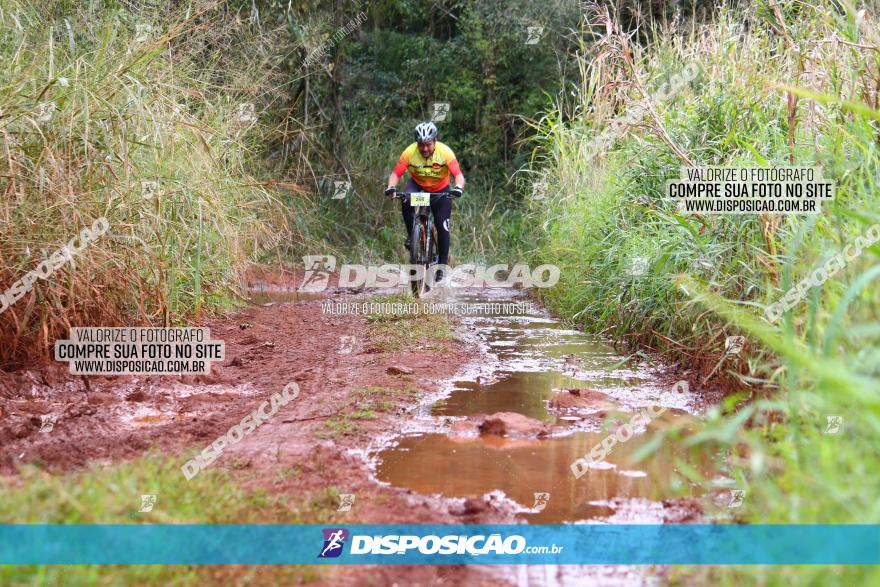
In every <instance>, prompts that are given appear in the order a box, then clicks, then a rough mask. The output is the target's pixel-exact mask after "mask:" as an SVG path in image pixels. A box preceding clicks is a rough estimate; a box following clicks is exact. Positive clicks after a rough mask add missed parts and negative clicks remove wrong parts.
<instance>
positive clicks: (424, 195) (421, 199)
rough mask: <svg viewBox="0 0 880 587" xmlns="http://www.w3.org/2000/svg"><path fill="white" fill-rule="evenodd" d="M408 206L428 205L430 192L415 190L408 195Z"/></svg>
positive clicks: (429, 203)
mask: <svg viewBox="0 0 880 587" xmlns="http://www.w3.org/2000/svg"><path fill="white" fill-rule="evenodd" d="M409 205H410V206H430V205H431V194H429V193H428V192H416V193H414V194H410V195H409Z"/></svg>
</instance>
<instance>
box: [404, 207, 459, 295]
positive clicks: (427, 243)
mask: <svg viewBox="0 0 880 587" xmlns="http://www.w3.org/2000/svg"><path fill="white" fill-rule="evenodd" d="M433 197H445V198H456V197H460V196H456V195H454V194H453V193H452V192H398V193H397V194H395V195H394V199H397V198H403V199H404V205H407V204H409V205H410V206H412V207H413V208H415V209H414V210H413V226H412V236H411V237H410V245H409V262H410V265H424V267H425V270H424V271H423V272H421V275H419V272H418V271H415V272H414V271H413V270H412V269H410V280H409V284H410V288H411V289H412V293H413V295H414V296H415V297H417V298H418V297H420V296H421V295H423V294H425V293H427V292H428V290H430V289H431V286H430V285H429V284H428V269H429V268H430V267H431V265H434V264H436V263H437V229H436V228H435V227H434V219H433V218H432V217H431V199H432V198H433ZM407 200H408V201H407ZM413 273H415V275H413Z"/></svg>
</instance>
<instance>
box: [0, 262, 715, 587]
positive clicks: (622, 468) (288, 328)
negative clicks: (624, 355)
mask: <svg viewBox="0 0 880 587" xmlns="http://www.w3.org/2000/svg"><path fill="white" fill-rule="evenodd" d="M299 281H300V280H299V279H298V276H297V275H294V274H291V273H284V272H282V273H266V274H262V275H261V276H260V277H259V278H258V279H253V280H252V283H251V285H252V288H253V290H254V291H255V294H254V296H253V298H252V301H253V302H254V303H253V305H251V306H250V307H248V308H246V309H244V310H241V311H239V312H236V313H234V314H232V315H230V316H227V317H222V318H215V319H211V320H208V321H206V322H205V323H204V324H199V325H200V326H209V327H210V328H211V334H212V337H213V338H215V339H222V340H224V341H225V344H226V360H225V361H224V362H223V363H222V364H220V365H219V366H218V365H217V364H215V365H214V367H213V371H212V373H211V375H209V376H161V377H112V378H104V377H88V378H83V377H73V376H70V375H68V374H67V373H66V370H65V368H64V367H62V366H60V365H50V366H47V367H45V368H41V369H35V370H29V371H21V372H16V373H0V415H2V419H0V473H2V474H3V475H7V476H13V477H14V475H15V472H16V468H17V467H18V466H19V465H22V464H38V465H40V466H42V467H44V468H46V469H48V470H49V471H52V472H55V473H58V474H62V473H65V472H69V471H73V470H77V469H80V468H82V467H84V466H86V465H88V464H92V463H96V462H97V463H112V462H117V461H120V460H126V459H131V458H133V457H136V456H139V455H141V454H143V453H144V452H146V451H148V450H159V451H161V452H162V453H165V454H170V455H180V461H181V465H182V464H183V462H185V460H186V458H188V457H187V456H186V455H189V454H190V451H192V450H194V449H201V448H202V447H204V446H206V445H207V444H209V443H211V442H212V441H213V440H214V439H216V438H217V437H218V436H219V435H221V434H225V432H226V431H227V430H228V429H229V428H230V427H231V426H233V425H235V424H237V423H238V422H239V421H240V420H241V418H242V417H243V416H244V415H245V414H247V413H249V412H251V411H252V410H253V409H254V406H255V405H258V404H259V403H260V402H262V401H263V400H265V399H267V398H268V397H269V396H270V395H271V394H273V393H276V392H278V391H280V390H281V389H283V388H284V387H285V386H286V385H287V384H288V383H290V382H295V383H296V384H297V385H298V386H299V389H300V393H299V396H298V397H297V398H296V400H295V401H293V402H291V403H290V404H289V405H287V406H285V407H284V408H283V409H282V411H281V412H279V414H278V415H277V416H276V417H275V418H273V419H272V420H270V421H269V422H267V423H266V424H265V425H263V426H262V427H260V428H258V429H257V430H256V431H255V432H254V433H253V434H251V435H250V436H248V437H246V438H245V439H244V440H243V441H242V442H240V443H239V444H237V445H235V446H233V447H231V448H229V449H227V450H226V452H225V453H224V454H223V456H222V458H221V459H219V460H218V461H217V462H216V463H214V464H213V465H212V466H213V467H218V468H225V469H227V470H229V471H231V472H232V473H233V475H235V474H237V473H245V472H246V473H247V476H246V478H247V483H248V484H254V485H256V486H258V487H260V488H262V489H266V490H268V491H270V492H273V493H282V494H289V495H302V496H309V495H318V494H326V491H327V489H328V488H333V489H334V491H338V493H339V494H348V495H351V496H353V502H352V503H351V504H350V507H344V506H340V507H339V508H338V510H337V511H334V512H333V513H332V516H331V520H332V522H334V523H339V524H346V523H348V524H351V523H432V522H433V523H528V522H532V523H558V522H588V523H633V522H637V523H638V522H645V523H663V522H677V523H683V522H691V521H695V520H696V519H698V518H699V507H698V506H697V505H696V503H697V502H696V501H695V500H691V499H672V495H671V493H668V492H667V489H666V487H667V486H668V480H669V478H670V475H671V474H672V473H673V470H674V465H673V463H674V462H675V459H676V458H680V457H683V455H679V454H676V453H675V452H674V450H673V449H672V448H664V449H663V450H661V451H660V452H658V453H656V454H655V455H654V456H653V457H651V458H650V459H649V460H648V461H647V462H644V463H640V464H633V463H631V462H630V459H629V457H630V456H631V455H632V453H633V452H634V451H636V450H637V449H638V448H639V447H640V446H641V445H642V444H643V443H644V442H645V440H646V438H647V435H646V432H647V431H649V430H653V429H656V428H657V427H662V426H664V425H667V424H668V423H669V422H670V421H672V420H675V419H677V418H691V417H693V415H694V414H696V413H698V412H699V408H700V406H701V405H703V404H704V403H705V400H706V398H700V397H696V396H692V395H690V394H682V393H679V392H677V391H674V390H672V387H671V385H670V382H671V381H674V379H671V378H670V377H669V376H668V375H667V374H664V373H661V372H659V371H651V370H647V369H636V368H632V367H624V366H622V365H621V364H620V357H619V356H618V355H617V353H615V352H614V351H613V349H612V348H611V347H609V346H608V345H607V343H605V342H603V341H601V340H598V339H596V338H594V337H589V336H586V335H584V334H582V333H579V332H577V331H574V330H570V329H568V328H565V327H564V326H563V325H561V324H560V323H559V322H558V321H556V320H554V319H553V318H552V317H550V316H549V315H548V314H547V313H546V312H544V311H542V310H540V309H539V308H536V307H531V308H529V307H528V306H529V304H531V302H530V301H529V299H528V298H527V297H526V296H525V295H523V294H522V293H521V292H516V291H513V290H504V291H499V290H478V291H475V290H459V289H450V290H448V291H447V292H435V294H434V295H432V297H431V300H430V301H433V302H444V303H449V304H454V305H458V306H459V310H460V308H462V307H464V308H467V310H466V311H465V312H464V313H463V315H461V316H458V317H456V318H454V319H451V322H452V328H453V332H454V333H455V337H454V339H448V337H436V336H431V333H424V332H418V331H416V332H415V334H413V333H406V335H404V336H400V333H396V334H395V333H394V329H395V328H398V329H406V328H410V327H411V326H412V322H408V321H406V320H403V321H400V322H399V323H395V322H394V321H393V320H392V321H390V322H388V323H386V324H384V329H383V328H382V327H377V326H376V324H375V323H374V322H373V321H371V320H368V319H367V317H366V316H364V315H357V314H344V313H340V314H337V313H328V312H327V310H328V306H327V304H328V301H329V300H332V301H334V302H340V301H346V302H359V301H364V300H369V299H376V296H377V295H383V294H387V293H389V292H376V293H371V294H369V295H367V294H364V293H363V292H360V293H359V292H352V291H342V290H339V289H335V288H333V287H332V285H333V284H332V282H331V287H330V288H329V289H328V290H327V291H325V292H322V293H319V294H310V295H303V294H297V293H296V285H297V284H298V283H299ZM487 302H489V303H492V304H497V307H495V306H478V305H477V304H481V303H483V304H485V303H487ZM516 304H518V306H516V308H515V309H514V310H511V308H514V305H516ZM468 305H469V306H468ZM473 308H477V310H474V309H473ZM389 329H390V330H389ZM645 407H654V408H657V407H662V408H663V413H662V415H660V416H658V417H657V418H654V419H653V420H651V421H650V422H649V423H647V425H645V426H642V427H634V432H633V436H632V438H631V439H629V438H628V439H627V441H626V442H624V443H620V444H618V445H617V446H616V447H615V448H614V450H613V452H612V453H611V454H609V455H608V456H607V457H606V458H605V459H603V460H601V461H600V462H596V463H592V464H591V466H590V467H589V469H588V470H587V471H586V473H585V474H584V475H583V476H581V477H580V478H576V477H575V476H574V475H573V473H572V470H571V464H572V462H573V461H575V460H576V459H577V458H578V457H582V456H584V455H585V454H586V453H588V452H589V451H590V448H591V447H592V446H594V445H595V444H597V443H600V442H601V441H602V439H603V438H605V437H606V436H607V435H608V429H609V419H610V422H611V423H610V428H611V429H612V430H613V429H614V427H615V426H620V425H625V424H626V423H627V419H628V418H630V417H631V416H632V415H633V414H634V413H636V412H637V411H638V410H639V409H642V408H645ZM614 422H616V424H615V423H614ZM691 465H692V466H697V467H700V468H703V469H705V468H707V467H709V466H710V464H708V463H691ZM283 470H288V471H290V470H295V471H296V472H297V474H296V475H292V476H287V475H279V471H283ZM167 507H169V508H172V509H173V505H167ZM191 521H192V522H198V521H197V520H191ZM306 521H308V520H306ZM315 521H319V520H318V519H316V520H315ZM327 521H328V520H327V519H326V518H321V519H320V522H321V523H326V522H327ZM277 522H278V523H283V522H285V521H284V520H278V521H277ZM663 574H664V573H663V570H662V569H654V570H652V569H639V570H635V571H634V570H633V569H629V568H625V567H580V568H567V569H566V568H564V567H559V568H556V567H535V568H531V567H529V568H527V567H522V566H520V567H491V568H490V567H480V566H448V567H442V566H440V567H398V566H386V567H370V568H366V567H335V568H328V567H323V568H322V569H321V571H320V577H321V579H320V584H327V585H330V584H332V585H360V584H374V585H392V584H394V583H397V584H399V585H415V584H419V585H464V584H466V585H495V584H513V585H564V584H597V585H639V584H644V583H645V582H647V581H649V580H651V579H650V578H651V577H655V578H656V577H658V576H660V577H662V575H663Z"/></svg>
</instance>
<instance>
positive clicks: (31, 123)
mask: <svg viewBox="0 0 880 587" xmlns="http://www.w3.org/2000/svg"><path fill="white" fill-rule="evenodd" d="M134 6H141V8H139V9H135V8H134ZM150 6H151V5H150V4H149V3H137V4H133V5H131V6H130V5H129V4H128V3H124V2H103V1H97V0H92V1H90V2H86V3H81V2H66V1H64V2H62V1H57V2H50V3H47V4H35V3H31V2H21V1H19V0H10V1H9V2H4V4H3V6H2V8H0V55H2V57H3V63H4V67H3V70H2V72H0V113H2V118H0V155H2V156H0V160H2V163H0V169H2V177H0V191H2V193H3V198H2V203H0V259H2V261H0V284H2V286H3V289H4V290H6V289H7V288H9V287H10V286H11V285H12V284H13V283H14V282H15V281H16V280H18V279H20V278H21V277H22V276H24V275H25V274H27V273H28V272H29V271H31V270H32V269H33V268H34V267H36V266H38V265H39V264H40V263H41V262H42V261H43V260H44V259H46V258H47V257H50V256H51V255H52V254H53V253H54V252H55V251H57V250H59V249H60V248H61V247H62V245H65V244H66V243H68V241H70V239H72V238H73V237H74V236H76V235H77V234H78V233H79V232H80V230H82V229H83V228H84V227H88V226H91V225H92V223H93V221H95V220H96V219H99V218H106V219H107V222H108V224H109V230H108V231H107V232H106V233H105V234H104V235H103V236H101V237H100V238H99V239H97V240H96V241H95V242H93V243H91V244H90V245H89V246H87V247H86V248H85V250H83V251H82V252H81V253H80V254H78V255H76V256H75V257H74V259H73V261H71V262H69V263H66V264H64V265H63V266H61V267H60V268H58V270H57V271H55V273H54V274H51V275H50V276H49V277H47V278H45V279H38V280H37V281H36V282H35V283H34V286H33V291H32V292H29V293H26V294H25V295H24V297H22V298H21V299H20V300H17V301H16V302H15V303H13V304H11V305H10V307H9V308H8V309H7V310H6V311H5V312H3V313H2V314H0V366H2V367H7V368H8V367H16V366H22V365H25V364H27V363H28V362H29V361H32V360H36V359H40V358H46V357H47V356H49V355H50V350H51V345H52V343H53V341H54V339H55V338H57V337H59V336H60V335H65V336H66V333H67V329H68V328H69V326H71V325H76V326H91V325H111V324H139V323H141V324H158V325H162V324H165V325H171V324H176V323H180V321H181V320H182V319H183V318H184V317H186V316H192V315H197V314H199V312H200V311H202V309H203V308H212V307H221V308H222V307H224V306H228V305H229V304H230V303H231V301H232V300H233V299H234V293H233V292H234V291H236V290H237V289H238V288H237V286H238V279H239V275H240V271H241V269H242V266H243V263H244V262H245V261H247V260H248V258H249V257H251V256H253V253H254V252H255V251H257V252H259V251H260V248H261V243H264V242H267V241H269V239H270V238H271V237H273V236H274V235H275V234H276V233H278V232H285V231H287V230H288V227H286V226H285V224H284V222H283V220H284V219H285V217H286V215H285V214H279V215H273V214H269V213H268V212H267V211H269V210H272V209H276V208H280V207H281V204H280V203H279V201H278V198H279V194H280V193H281V192H280V191H279V190H278V189H275V186H273V185H269V184H267V183H266V182H265V181H263V180H261V179H259V178H258V177H261V176H262V177H264V176H266V175H267V173H268V168H267V166H266V160H265V158H263V157H261V154H262V152H263V146H262V145H263V143H264V141H266V140H267V137H268V136H269V135H271V134H272V132H273V129H272V128H271V127H270V126H269V125H268V124H266V117H264V116H262V117H261V116H260V115H261V113H262V111H263V109H264V108H267V107H268V105H271V103H272V100H273V96H272V93H273V92H274V90H273V85H274V84H276V83H277V81H278V80H277V79H273V74H274V73H275V69H276V68H275V63H274V62H273V59H274V58H273V54H272V52H271V47H272V44H273V42H274V41H275V40H276V39H277V31H275V30H265V29H263V28H261V27H260V25H259V23H254V22H252V21H251V20H249V19H248V18H247V17H245V18H241V16H240V15H239V14H238V13H237V12H236V11H235V10H233V9H231V8H230V7H229V6H228V5H227V4H226V3H217V2H205V1H201V0H194V1H192V2H184V3H179V4H176V5H175V8H174V9H173V10H170V11H168V10H164V9H161V8H159V7H158V5H157V6H156V7H152V8H151V7H150ZM249 105H253V107H254V108H253V110H251V107H250V106H249ZM289 241H290V237H288V238H287V239H286V240H285V243H288V242H289ZM277 244H278V243H277V241H276V246H274V247H271V248H270V250H268V251H266V252H267V253H268V252H272V251H273V250H274V249H276V248H277Z"/></svg>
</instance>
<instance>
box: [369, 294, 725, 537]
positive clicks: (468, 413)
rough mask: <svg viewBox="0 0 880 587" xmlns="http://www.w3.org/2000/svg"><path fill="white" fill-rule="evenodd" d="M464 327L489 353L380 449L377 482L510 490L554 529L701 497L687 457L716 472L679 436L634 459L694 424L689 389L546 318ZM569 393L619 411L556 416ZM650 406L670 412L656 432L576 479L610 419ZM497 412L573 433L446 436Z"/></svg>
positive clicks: (638, 435)
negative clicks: (591, 394) (601, 399)
mask: <svg viewBox="0 0 880 587" xmlns="http://www.w3.org/2000/svg"><path fill="white" fill-rule="evenodd" d="M461 301H465V300H461ZM467 301H471V300H467ZM464 322H465V325H466V327H467V328H468V333H467V334H466V335H465V338H471V342H472V343H474V344H477V345H478V346H480V347H481V348H482V350H483V355H482V356H481V358H480V360H479V364H478V365H475V366H473V369H471V371H470V372H469V373H468V374H467V375H465V376H463V377H461V378H460V379H459V380H457V381H455V382H453V383H452V384H451V385H450V387H449V389H448V394H447V395H446V396H445V397H444V398H442V399H440V400H438V401H436V402H435V403H434V404H433V405H432V406H431V407H430V415H426V417H425V418H423V419H422V422H421V427H420V429H418V430H413V431H412V432H410V433H408V434H407V433H405V434H404V435H403V436H401V437H399V438H397V439H395V440H394V441H393V442H392V443H391V444H390V446H388V447H387V448H385V449H383V450H381V451H379V452H378V454H377V455H376V474H377V478H378V479H379V480H380V481H383V482H387V483H390V484H391V485H394V486H398V487H405V488H408V489H412V490H414V491H417V492H419V493H422V494H435V495H436V494H440V495H443V496H445V497H456V498H463V497H476V496H481V495H484V494H486V493H490V492H492V491H494V490H502V491H503V492H504V494H505V495H506V496H507V497H509V498H510V499H512V500H514V501H516V502H517V503H518V504H519V505H521V506H522V507H523V508H524V509H526V510H530V511H525V512H523V513H521V514H520V517H522V518H523V519H526V520H529V521H531V522H533V523H545V524H546V523H560V522H573V521H578V520H591V519H593V520H597V521H598V520H602V521H605V519H606V518H608V517H609V516H611V515H612V514H613V513H614V512H613V510H612V508H610V507H609V506H608V503H609V502H611V501H612V500H615V499H632V498H643V499H647V500H652V501H660V500H664V499H668V498H679V497H698V495H697V494H696V493H694V492H693V491H691V489H690V487H689V486H683V484H682V482H681V481H679V479H680V477H679V476H678V475H676V472H677V466H678V463H679V462H684V463H686V464H687V465H688V466H690V467H693V468H695V469H696V470H698V471H700V472H701V473H702V474H704V475H708V474H709V472H710V471H712V470H713V466H712V463H711V462H709V459H707V458H702V459H700V460H695V459H694V458H691V457H690V456H689V455H688V454H687V452H686V451H685V450H684V449H682V448H681V447H679V446H677V445H676V443H674V442H672V441H663V442H661V443H660V444H659V445H658V447H657V449H656V451H655V452H653V454H651V456H649V457H648V458H646V459H644V460H642V461H641V462H635V461H634V459H633V458H632V457H633V454H634V453H636V452H637V451H638V450H639V449H640V448H642V447H643V446H644V445H645V444H646V443H647V442H649V441H651V439H652V438H653V437H654V432H656V431H657V430H660V429H662V428H665V427H667V426H669V424H670V423H671V421H672V420H676V419H681V418H685V419H689V418H692V415H691V413H692V412H693V410H691V409H690V401H689V398H688V397H687V396H686V395H685V394H677V393H676V392H674V391H672V390H669V389H665V388H664V387H662V386H660V385H659V384H657V383H655V382H654V381H653V379H652V374H651V373H650V372H648V371H641V370H633V369H631V368H625V367H621V366H620V359H621V357H620V356H619V355H618V354H617V353H616V352H615V351H614V349H613V348H612V347H611V346H610V345H608V344H607V343H605V342H603V341H601V340H600V339H598V338H596V337H593V336H589V335H586V334H584V333H582V332H578V331H576V330H571V329H568V328H567V327H565V326H564V325H562V324H561V323H559V322H558V321H556V320H553V319H552V318H550V317H549V316H547V315H546V314H545V313H543V312H539V313H536V314H532V315H526V316H491V317H489V316H483V317H479V316H475V317H469V318H465V319H464ZM569 388H588V389H593V390H597V391H600V392H602V393H605V394H608V396H609V397H611V398H613V400H614V402H615V403H617V404H618V405H619V406H620V411H619V412H617V413H616V415H612V416H606V419H605V420H604V423H603V418H602V417H593V416H590V415H589V413H587V412H585V411H580V412H573V413H569V412H559V411H556V410H551V409H549V408H548V400H549V399H550V398H551V397H553V396H554V395H556V394H557V393H560V392H561V391H562V390H565V389H569ZM649 406H653V407H655V406H663V407H665V408H667V410H666V411H665V412H664V413H662V414H661V415H659V416H658V417H656V418H655V419H653V420H652V421H651V422H650V424H649V425H648V426H647V429H646V428H645V427H644V426H639V427H636V428H635V434H634V435H633V436H632V437H630V438H629V439H628V440H627V441H625V442H618V443H616V444H615V445H614V446H613V448H612V450H611V452H610V454H608V456H607V457H606V458H605V460H604V462H600V463H597V464H596V465H595V466H594V467H591V468H590V469H589V470H587V471H586V472H585V473H584V474H583V476H581V477H580V478H576V477H575V475H574V474H573V472H572V469H571V465H572V463H573V462H574V461H575V460H576V459H578V458H581V457H584V456H585V455H586V454H588V453H590V451H591V449H592V448H593V447H594V446H595V445H597V444H600V443H601V442H602V441H603V439H605V438H606V437H608V436H609V435H610V434H612V433H611V432H610V430H607V428H608V427H609V426H610V425H611V420H614V419H616V420H618V421H620V422H628V421H629V419H630V418H632V417H633V416H634V415H635V414H636V412H637V411H639V409H640V408H645V407H649ZM497 412H516V413H519V414H523V415H525V416H528V417H530V418H534V419H536V420H540V421H544V422H547V423H550V424H556V425H558V426H562V427H565V428H563V433H562V434H559V435H554V436H552V437H549V438H543V439H528V438H526V439H512V438H502V437H497V436H483V437H474V436H455V435H453V436H450V435H447V434H446V433H445V431H444V429H443V424H444V421H445V424H447V425H448V424H449V419H450V418H451V419H452V420H460V419H463V418H464V417H470V418H473V417H479V416H480V415H488V414H493V413H497ZM561 418H565V419H561ZM426 420H427V421H426ZM426 429H427V430H429V431H428V432H425V430H426ZM566 431H567V433H566ZM535 494H549V498H547V499H546V503H545V504H544V505H543V506H542V505H540V502H541V501H544V499H543V498H542V496H540V495H539V496H536V495H535ZM536 504H537V505H536ZM645 521H647V520H645Z"/></svg>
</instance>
